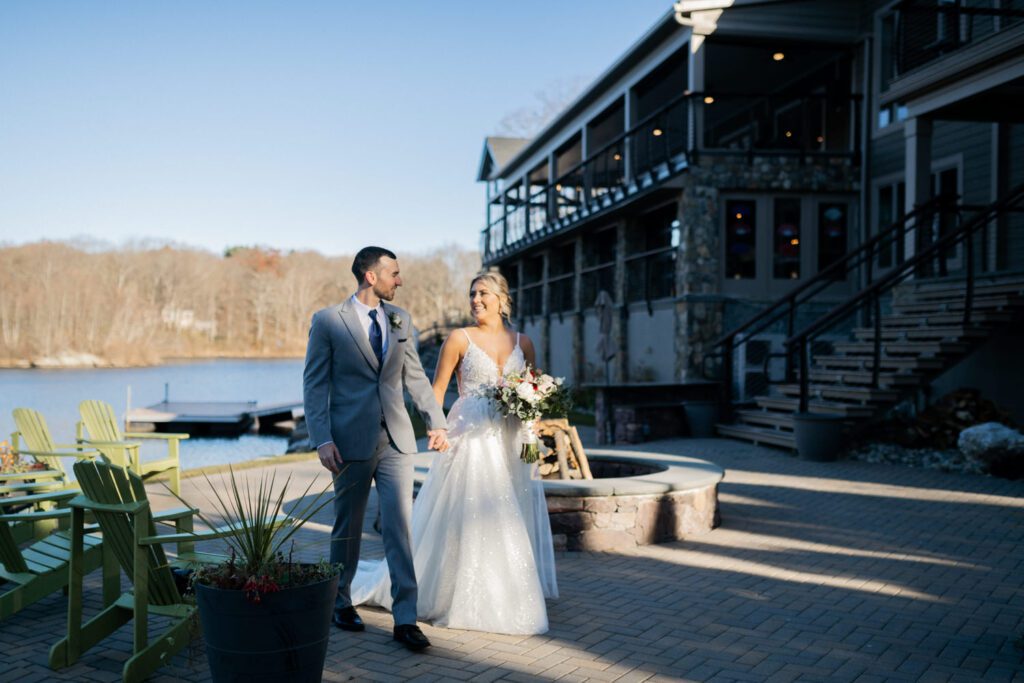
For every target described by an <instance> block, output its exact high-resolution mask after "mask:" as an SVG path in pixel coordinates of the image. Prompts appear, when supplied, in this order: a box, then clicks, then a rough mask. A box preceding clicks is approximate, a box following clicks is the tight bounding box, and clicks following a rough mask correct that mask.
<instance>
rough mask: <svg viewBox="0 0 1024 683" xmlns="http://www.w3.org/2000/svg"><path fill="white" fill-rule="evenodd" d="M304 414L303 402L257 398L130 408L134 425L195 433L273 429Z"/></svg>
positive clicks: (234, 433)
mask: <svg viewBox="0 0 1024 683" xmlns="http://www.w3.org/2000/svg"><path fill="white" fill-rule="evenodd" d="M302 415H303V410H302V402H301V401H298V402H292V403H272V404H259V403H257V402H256V401H161V402H160V403H156V404H153V405H151V406H149V407H147V408H135V409H133V410H130V411H128V414H127V415H126V416H125V420H126V421H127V422H128V423H130V425H131V429H134V430H141V429H146V428H147V427H148V428H151V429H153V430H154V431H157V432H187V433H188V434H191V435H193V436H239V435H241V434H244V433H245V432H247V431H249V430H250V429H252V427H253V426H254V425H256V426H257V427H258V429H259V431H260V432H272V431H274V429H275V427H276V425H278V424H280V423H282V422H287V421H289V420H295V419H297V418H299V417H301V416H302Z"/></svg>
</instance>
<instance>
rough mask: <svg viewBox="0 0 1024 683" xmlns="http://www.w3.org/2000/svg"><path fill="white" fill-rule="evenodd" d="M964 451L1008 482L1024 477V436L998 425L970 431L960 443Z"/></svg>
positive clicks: (964, 432)
mask: <svg viewBox="0 0 1024 683" xmlns="http://www.w3.org/2000/svg"><path fill="white" fill-rule="evenodd" d="M957 445H958V446H959V447H960V451H961V452H962V453H963V454H964V455H966V456H968V457H970V458H974V459H976V460H978V461H980V462H982V463H984V464H985V465H987V467H988V471H989V472H990V473H991V474H993V475H995V476H997V477H1005V478H1007V479H1020V478H1021V477H1024V434H1021V433H1020V432H1018V431H1017V430H1015V429H1011V428H1009V427H1007V426H1006V425H1002V424H999V423H998V422H986V423H984V424H980V425H976V426H974V427H968V428H967V429H965V430H963V431H962V432H960V438H959V439H958V441H957Z"/></svg>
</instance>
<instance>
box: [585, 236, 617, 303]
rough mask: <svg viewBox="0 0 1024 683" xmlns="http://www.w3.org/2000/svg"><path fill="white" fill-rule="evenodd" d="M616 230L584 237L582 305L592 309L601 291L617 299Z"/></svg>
mask: <svg viewBox="0 0 1024 683" xmlns="http://www.w3.org/2000/svg"><path fill="white" fill-rule="evenodd" d="M616 233H617V231H616V230H615V229H614V228H611V229H608V230H602V231H601V232H598V233H593V234H591V235H586V236H584V237H583V284H582V288H583V289H582V292H581V295H582V298H581V300H580V305H582V306H583V307H584V308H590V307H592V306H593V305H594V302H595V301H597V294H598V292H600V291H601V290H604V291H606V292H608V294H610V295H611V296H612V299H614V298H615V256H616V251H617V242H618V236H617V234H616Z"/></svg>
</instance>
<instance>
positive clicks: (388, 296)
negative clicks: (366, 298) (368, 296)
mask: <svg viewBox="0 0 1024 683" xmlns="http://www.w3.org/2000/svg"><path fill="white" fill-rule="evenodd" d="M397 290H398V286H397V285H396V286H394V287H392V288H391V290H390V291H388V290H385V289H379V288H378V287H377V286H376V285H374V287H373V293H374V294H376V295H377V296H378V297H379V298H381V299H383V300H384V301H391V300H393V299H394V298H395V292H396V291H397Z"/></svg>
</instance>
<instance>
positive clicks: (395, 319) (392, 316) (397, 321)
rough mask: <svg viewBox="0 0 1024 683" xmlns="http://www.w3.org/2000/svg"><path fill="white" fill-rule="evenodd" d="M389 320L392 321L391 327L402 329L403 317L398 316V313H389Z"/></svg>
mask: <svg viewBox="0 0 1024 683" xmlns="http://www.w3.org/2000/svg"><path fill="white" fill-rule="evenodd" d="M388 322H390V323H391V329H393V330H400V329H402V319H401V318H400V317H399V316H398V314H397V313H388Z"/></svg>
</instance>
